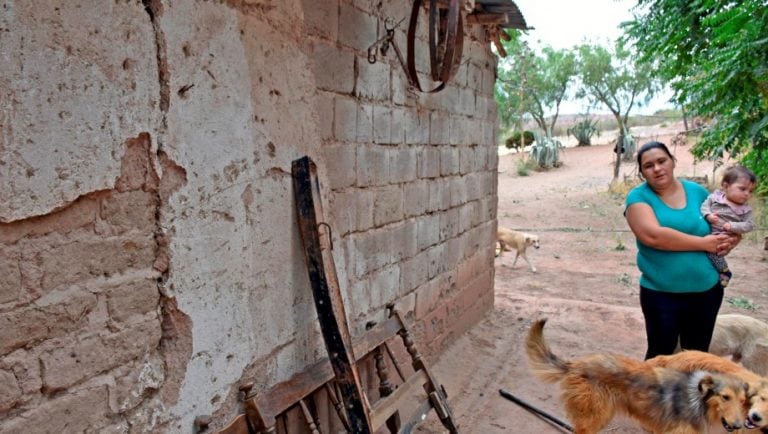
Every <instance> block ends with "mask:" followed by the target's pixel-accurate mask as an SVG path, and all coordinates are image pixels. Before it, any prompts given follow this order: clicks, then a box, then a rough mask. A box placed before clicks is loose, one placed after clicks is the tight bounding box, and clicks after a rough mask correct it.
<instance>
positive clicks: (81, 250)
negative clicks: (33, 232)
mask: <svg viewBox="0 0 768 434" xmlns="http://www.w3.org/2000/svg"><path fill="white" fill-rule="evenodd" d="M36 247H38V248H39V249H40V250H41V252H40V258H41V266H40V267H41V269H42V270H43V272H44V275H43V283H42V285H43V290H44V291H50V290H52V289H55V288H57V287H59V286H60V285H65V284H71V283H75V282H79V281H82V280H86V279H89V278H92V277H94V276H111V275H114V274H117V273H120V272H123V271H125V270H128V269H130V268H137V269H150V268H152V263H153V261H154V259H155V241H154V239H153V238H152V234H146V235H143V234H142V235H137V236H133V237H113V238H107V239H103V238H83V239H73V240H71V241H69V242H65V243H63V244H52V245H40V246H36Z"/></svg>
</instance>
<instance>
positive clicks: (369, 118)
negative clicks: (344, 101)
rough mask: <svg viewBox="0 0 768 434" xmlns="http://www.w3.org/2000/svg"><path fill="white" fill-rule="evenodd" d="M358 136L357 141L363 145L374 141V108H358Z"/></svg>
mask: <svg viewBox="0 0 768 434" xmlns="http://www.w3.org/2000/svg"><path fill="white" fill-rule="evenodd" d="M356 131H357V135H356V136H355V140H357V141H358V142H361V143H371V142H372V140H373V106H372V105H370V104H360V105H358V106H357V129H356Z"/></svg>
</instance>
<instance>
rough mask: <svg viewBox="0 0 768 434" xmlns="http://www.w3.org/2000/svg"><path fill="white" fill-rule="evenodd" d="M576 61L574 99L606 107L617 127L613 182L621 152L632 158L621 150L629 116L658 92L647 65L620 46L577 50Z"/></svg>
mask: <svg viewBox="0 0 768 434" xmlns="http://www.w3.org/2000/svg"><path fill="white" fill-rule="evenodd" d="M578 61H579V67H580V69H581V77H580V78H581V87H580V89H579V90H578V91H577V93H576V96H577V97H580V98H586V99H587V100H589V102H590V103H591V104H592V105H594V106H598V105H601V104H602V105H604V106H605V107H607V108H608V110H610V112H611V113H612V114H613V117H614V118H616V122H617V123H618V125H619V140H618V142H617V144H616V148H615V151H616V163H615V164H614V168H613V180H614V181H615V180H617V179H618V177H619V169H620V167H621V160H622V158H621V155H622V153H624V152H623V151H627V154H628V156H629V158H632V156H631V155H629V154H631V150H629V149H624V148H625V146H624V143H625V137H626V138H627V139H630V138H631V137H629V136H628V134H629V126H628V124H627V121H628V119H629V113H630V112H631V111H632V109H633V108H635V107H639V106H641V105H643V104H646V103H647V102H648V101H649V100H650V98H651V97H652V96H653V94H654V93H655V92H656V91H657V90H658V82H657V81H656V80H654V79H653V77H652V70H651V67H650V66H649V64H647V63H641V62H637V61H636V60H635V57H634V56H633V55H632V53H631V52H630V51H629V50H627V49H626V48H625V47H623V46H622V45H621V44H616V46H615V47H614V48H613V51H611V50H609V49H608V48H605V47H602V46H599V45H590V44H583V45H581V46H579V47H578Z"/></svg>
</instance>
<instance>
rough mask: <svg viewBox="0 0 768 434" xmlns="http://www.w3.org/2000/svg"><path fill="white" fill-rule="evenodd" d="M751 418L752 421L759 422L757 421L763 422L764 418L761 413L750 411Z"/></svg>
mask: <svg viewBox="0 0 768 434" xmlns="http://www.w3.org/2000/svg"><path fill="white" fill-rule="evenodd" d="M749 420H751V421H752V422H755V423H757V422H761V421H762V420H763V418H762V417H761V416H760V413H757V412H754V411H751V412H749Z"/></svg>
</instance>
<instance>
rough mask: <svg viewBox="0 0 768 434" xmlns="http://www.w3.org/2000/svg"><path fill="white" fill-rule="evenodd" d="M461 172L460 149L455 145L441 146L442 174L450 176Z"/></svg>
mask: <svg viewBox="0 0 768 434" xmlns="http://www.w3.org/2000/svg"><path fill="white" fill-rule="evenodd" d="M457 173H459V149H458V148H457V147H455V146H443V147H441V148H440V175H442V176H448V175H455V174H457Z"/></svg>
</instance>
